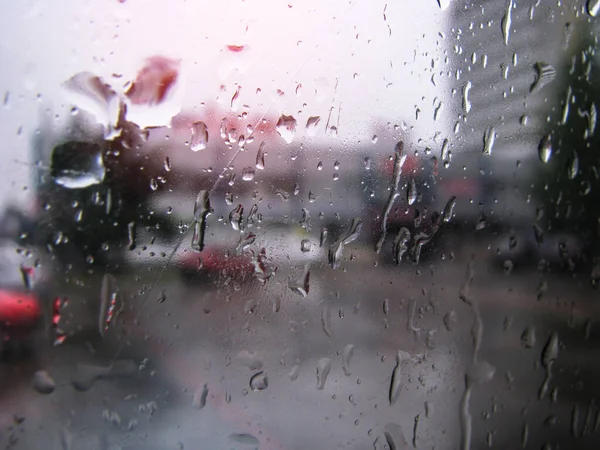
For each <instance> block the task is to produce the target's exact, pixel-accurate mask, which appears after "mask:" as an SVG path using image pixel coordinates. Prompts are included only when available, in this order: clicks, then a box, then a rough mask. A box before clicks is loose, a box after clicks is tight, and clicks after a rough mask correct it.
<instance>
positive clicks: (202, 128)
mask: <svg viewBox="0 0 600 450" xmlns="http://www.w3.org/2000/svg"><path fill="white" fill-rule="evenodd" d="M207 146H208V127H207V126H206V124H205V123H204V122H202V121H198V122H194V123H193V124H192V137H191V139H190V148H191V149H192V150H193V151H195V152H197V151H199V150H204V149H205V148H206V147H207Z"/></svg>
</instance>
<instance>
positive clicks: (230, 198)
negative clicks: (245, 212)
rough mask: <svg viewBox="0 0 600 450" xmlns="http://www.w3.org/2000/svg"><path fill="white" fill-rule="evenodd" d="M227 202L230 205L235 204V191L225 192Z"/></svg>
mask: <svg viewBox="0 0 600 450" xmlns="http://www.w3.org/2000/svg"><path fill="white" fill-rule="evenodd" d="M225 203H226V204H228V205H233V193H232V192H225Z"/></svg>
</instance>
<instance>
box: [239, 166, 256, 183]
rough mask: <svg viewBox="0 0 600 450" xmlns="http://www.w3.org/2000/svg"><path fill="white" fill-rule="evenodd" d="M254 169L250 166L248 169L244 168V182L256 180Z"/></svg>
mask: <svg viewBox="0 0 600 450" xmlns="http://www.w3.org/2000/svg"><path fill="white" fill-rule="evenodd" d="M254 174H255V172H254V168H252V167H250V166H248V167H244V170H242V180H244V181H252V180H254Z"/></svg>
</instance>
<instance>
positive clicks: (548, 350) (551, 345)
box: [542, 331, 560, 369]
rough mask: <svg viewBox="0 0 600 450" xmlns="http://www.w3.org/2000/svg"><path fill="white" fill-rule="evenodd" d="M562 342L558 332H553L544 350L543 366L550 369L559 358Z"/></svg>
mask: <svg viewBox="0 0 600 450" xmlns="http://www.w3.org/2000/svg"><path fill="white" fill-rule="evenodd" d="M559 345H560V342H559V340H558V334H557V333H556V331H555V332H553V333H552V334H551V335H550V337H549V338H548V342H546V345H545V346H544V349H543V350H542V367H544V368H545V369H548V368H549V367H550V365H551V364H552V363H554V361H556V359H557V358H558V350H559Z"/></svg>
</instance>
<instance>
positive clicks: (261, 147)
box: [256, 142, 265, 170]
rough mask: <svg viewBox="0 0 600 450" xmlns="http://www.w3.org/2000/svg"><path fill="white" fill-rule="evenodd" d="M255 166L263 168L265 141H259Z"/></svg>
mask: <svg viewBox="0 0 600 450" xmlns="http://www.w3.org/2000/svg"><path fill="white" fill-rule="evenodd" d="M256 168H257V169H258V170H264V169H265V143H264V142H261V143H260V145H259V147H258V151H257V152H256Z"/></svg>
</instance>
